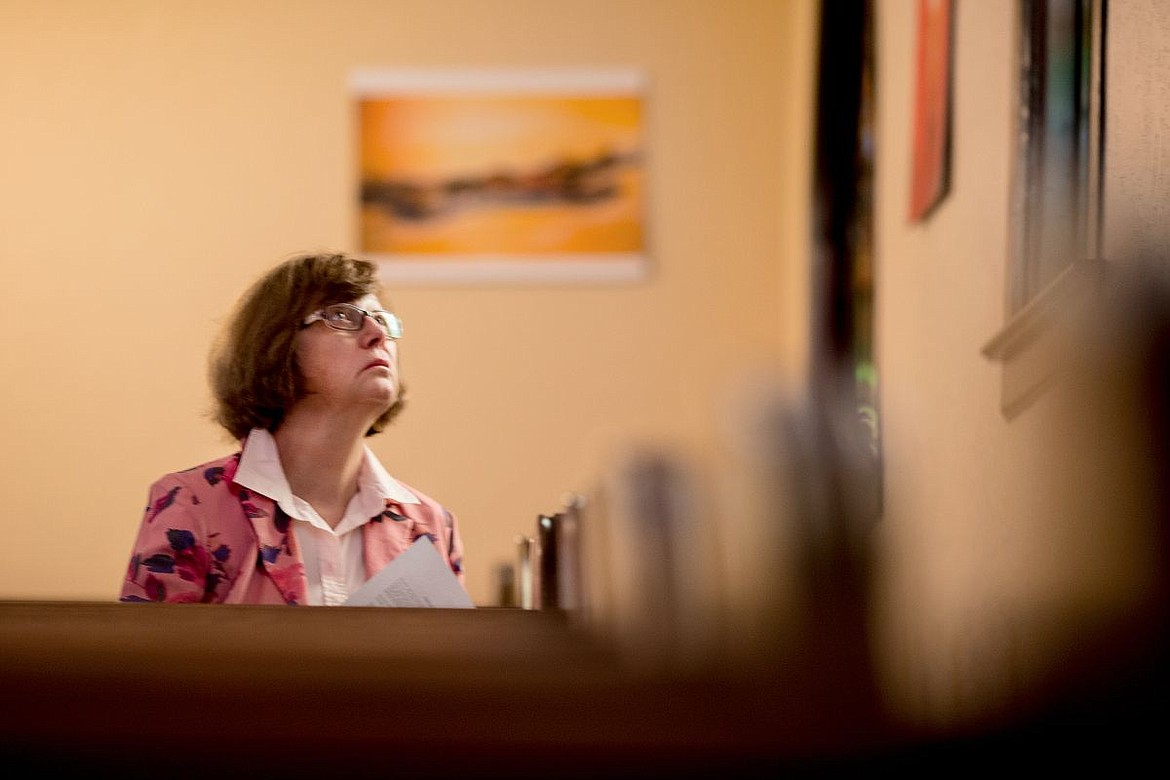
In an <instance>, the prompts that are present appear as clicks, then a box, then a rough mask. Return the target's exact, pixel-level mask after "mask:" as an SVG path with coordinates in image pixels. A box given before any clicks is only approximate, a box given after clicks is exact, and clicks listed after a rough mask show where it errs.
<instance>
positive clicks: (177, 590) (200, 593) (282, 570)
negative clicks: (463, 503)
mask: <svg viewBox="0 0 1170 780" xmlns="http://www.w3.org/2000/svg"><path fill="white" fill-rule="evenodd" d="M239 462H240V453H238V452H237V453H235V454H234V455H230V456H228V457H226V458H222V459H220V460H215V461H212V462H210V463H205V464H203V465H202V466H196V467H195V468H193V469H188V470H186V471H180V472H177V473H175V474H167V475H166V476H164V477H163V478H161V479H159V480H158V481H157V482H155V483H154V484H153V485H151V488H150V498H149V501H148V503H147V506H146V516H145V517H144V518H143V520H142V525H141V526H140V528H139V531H138V538H137V540H136V541H135V543H134V552H133V554H132V555H131V556H130V566H129V568H128V570H127V572H126V580H125V582H124V583H123V584H122V595H121V600H122V601H171V602H204V603H228V604H304V603H305V594H306V592H307V583H306V580H305V572H304V564H303V563H302V561H301V554H300V551H299V550H298V549H297V544H296V537H295V536H294V535H293V533H292V529H291V528H290V527H289V525H290V523H291V522H292V521H291V519H290V518H289V516H288V515H286V514H285V513H284V511H283V510H281V509H280V507H278V506H277V505H276V503H275V502H274V501H272V500H271V499H269V498H267V497H265V496H262V495H259V494H257V493H253V492H252V491H250V490H248V489H247V488H245V487H242V486H241V485H238V484H236V483H235V482H234V481H233V480H234V478H235V475H236V469H237V468H238V466H239ZM408 489H409V490H410V491H411V492H412V493H414V494H415V495H416V496H417V497H418V499H419V502H420V503H418V504H399V503H398V502H396V501H390V500H388V501H387V502H386V509H385V511H383V512H382V514H380V515H378V516H377V517H374V518H373V519H372V520H371V521H370V522H368V523H366V524H365V525H363V526H362V528H361V533H362V541H363V545H364V548H365V566H366V576H367V577H371V576H373V575H374V574H375V573H377V571H378V570H379V569H381V568H382V567H383V566H385V565H386V564H387V563H389V562H390V561H391V560H393V559H394V558H395V557H396V556H398V555H399V554H401V553H402V552H404V551H405V550H406V549H407V548H408V547H410V545H411V544H413V543H414V542H415V541H416V540H417V539H419V538H421V537H423V536H428V537H430V539H431V541H432V542H434V544H435V547H436V548H437V549H438V550H440V551H445V552H446V554H447V559H448V561H449V562H450V565H451V570H452V571H454V572H455V576H456V577H458V579H459V582H460V583H462V582H463V569H462V562H463V544H462V541H461V540H460V538H459V531H458V527H457V525H456V521H455V517H454V515H452V514H451V513H450V512H448V511H447V510H446V509H444V508H443V507H442V506H441V505H439V504H438V503H437V502H436V501H434V500H433V499H431V498H428V497H427V496H424V495H423V494H422V493H419V492H418V491H417V490H414V488H408Z"/></svg>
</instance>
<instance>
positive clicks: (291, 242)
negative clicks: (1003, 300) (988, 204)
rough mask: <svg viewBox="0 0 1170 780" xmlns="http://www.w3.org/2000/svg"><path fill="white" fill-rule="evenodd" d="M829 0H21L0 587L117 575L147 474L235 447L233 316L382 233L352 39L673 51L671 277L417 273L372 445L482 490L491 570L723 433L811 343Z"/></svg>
mask: <svg viewBox="0 0 1170 780" xmlns="http://www.w3.org/2000/svg"><path fill="white" fill-rule="evenodd" d="M813 8H814V5H813V3H812V2H811V0H792V1H791V2H775V1H774V0H733V1H732V2H714V1H713V0H636V1H635V2H629V1H628V0H558V2H547V1H546V0H440V1H439V2H436V1H435V0H378V1H375V0H370V1H368V2H354V1H352V0H351V1H342V2H335V1H334V0H329V1H328V2H326V1H325V0H320V1H316V0H281V1H279V2H277V1H276V0H267V1H265V0H220V1H217V2H199V3H190V2H181V1H180V0H170V1H168V0H155V1H148V0H100V2H99V1H98V0H92V1H90V2H85V1H82V0H75V1H73V2H66V1H62V2H53V3H41V2H35V1H34V0H0V104H3V106H4V120H3V121H2V122H0V213H2V214H3V217H2V220H3V228H2V229H0V264H2V268H3V277H4V289H5V299H6V304H5V305H4V306H3V307H0V318H2V322H3V331H4V334H5V335H4V338H3V341H2V342H0V350H2V352H0V365H3V367H4V372H5V381H4V382H3V383H2V389H0V432H2V435H3V447H4V450H5V452H6V453H7V454H6V456H5V465H4V468H3V469H2V470H0V495H3V497H4V499H3V503H4V509H5V513H4V520H3V525H2V528H3V535H4V539H3V541H4V544H3V552H2V553H0V596H3V597H7V598H34V599H60V598H68V599H99V600H104V599H111V598H114V597H115V595H116V593H117V589H118V586H119V582H120V579H121V576H122V571H123V567H124V566H125V563H126V557H127V554H128V552H129V547H130V544H131V541H132V539H133V534H134V532H135V530H136V527H137V524H138V522H139V519H140V516H141V510H142V506H143V504H144V502H145V498H146V488H147V485H148V484H149V483H150V482H151V481H152V480H153V479H155V478H156V477H157V476H159V475H160V474H162V473H163V472H166V471H171V470H176V469H180V468H185V467H188V466H192V465H194V464H196V463H199V462H201V461H203V460H206V459H209V458H212V457H215V456H218V455H220V454H223V453H225V452H226V451H228V450H227V448H228V447H230V446H231V445H230V443H229V442H226V441H225V440H224V438H223V437H222V436H221V434H220V433H219V432H218V431H217V429H216V428H214V427H213V426H212V425H211V424H210V423H209V422H207V420H206V418H205V416H204V413H205V410H206V408H207V406H208V394H207V391H206V386H205V378H204V367H205V356H206V352H207V347H208V345H209V343H210V341H211V339H212V336H213V333H214V331H215V329H216V327H217V326H218V325H219V323H220V321H221V319H222V318H223V317H224V315H225V314H226V313H227V311H228V310H229V308H230V307H231V305H232V303H233V301H234V300H235V297H236V296H237V295H238V294H239V292H240V291H242V289H243V288H244V287H245V286H246V285H247V283H249V282H250V281H251V280H252V279H253V278H254V277H255V276H257V275H258V274H260V273H261V272H262V271H264V270H265V269H266V268H268V267H269V266H270V265H272V264H274V263H275V262H277V261H279V260H281V259H283V258H284V257H285V256H287V255H289V254H292V253H295V252H298V251H302V250H315V249H341V250H347V249H352V248H353V243H354V240H355V230H354V227H355V217H354V209H353V192H354V188H355V177H354V174H353V170H352V165H351V163H352V154H353V148H352V133H351V131H352V127H351V123H350V120H351V115H350V102H349V99H348V96H347V94H346V90H345V83H346V76H347V73H348V72H349V71H350V69H352V68H357V67H383V66H384V67H393V66H410V67H431V66H436V67H508V66H521V67H535V68H539V67H545V66H581V67H589V66H594V65H598V66H637V67H640V68H643V69H644V70H645V72H646V74H647V75H648V77H649V81H650V88H649V94H648V103H647V106H648V109H647V122H648V128H649V130H648V141H649V143H648V145H649V153H650V175H649V181H650V225H649V240H650V254H651V259H652V262H653V269H654V270H653V273H652V276H651V278H650V279H649V280H648V281H646V282H643V283H639V284H633V285H629V286H622V287H562V288H557V287H551V288H491V289H485V288H458V287H433V288H401V289H396V290H391V291H390V294H389V298H390V300H391V301H392V302H393V304H394V305H395V307H396V308H397V309H398V310H399V311H400V312H401V314H402V316H403V318H404V320H405V321H406V323H407V327H408V332H409V336H408V338H407V339H406V340H405V341H404V342H403V343H402V350H401V351H402V359H403V364H404V371H405V375H406V377H407V380H408V382H409V384H410V390H411V396H412V401H411V408H410V409H409V411H408V412H407V413H406V414H405V415H404V416H403V417H402V418H401V421H400V422H399V423H396V425H395V426H394V427H393V428H392V429H391V430H390V431H389V432H388V433H386V434H385V435H383V436H381V437H378V438H377V439H375V440H373V447H374V449H375V450H376V451H377V452H378V454H379V455H380V456H381V457H382V458H383V460H384V462H385V463H386V464H387V465H388V467H389V468H390V470H391V472H392V473H395V474H396V475H398V476H400V477H401V478H402V479H404V480H405V481H408V482H410V483H412V484H414V485H416V486H418V487H419V488H420V489H422V490H424V491H426V492H428V493H430V494H432V495H434V496H435V497H436V498H438V499H440V500H441V501H443V502H444V503H446V504H447V505H448V506H449V507H450V508H451V509H452V510H453V511H455V512H456V513H457V514H458V515H459V516H460V517H461V520H462V522H463V524H464V525H463V527H464V534H465V541H466V544H467V547H468V558H469V561H468V564H469V579H468V583H469V589H470V591H471V594H472V597H473V599H474V600H475V601H476V602H477V603H480V604H486V603H492V602H493V600H494V598H495V594H494V591H493V588H492V582H491V570H492V568H493V567H494V566H495V565H496V564H497V563H499V562H503V561H508V560H511V558H512V538H513V535H514V534H515V533H517V532H520V531H525V532H528V531H531V530H532V528H533V524H534V522H535V518H536V515H537V513H539V512H547V511H551V510H555V509H556V508H558V506H559V501H560V498H561V495H562V493H563V492H564V491H567V490H584V489H589V488H590V487H592V484H593V480H594V479H595V478H596V475H597V473H598V470H599V469H600V468H601V464H603V463H605V462H606V459H607V458H608V457H609V453H610V452H612V451H613V450H614V449H615V448H620V447H622V446H623V445H624V444H625V443H627V442H631V441H661V442H665V443H667V444H669V445H672V446H678V447H684V448H687V449H689V450H692V451H700V450H706V449H707V448H708V447H709V444H710V442H711V441H712V440H713V438H715V436H716V433H715V427H716V425H717V423H716V422H715V407H716V405H717V402H718V399H719V398H721V397H722V393H723V392H724V390H725V387H726V385H727V384H728V383H729V382H731V381H733V379H734V377H735V376H736V375H738V374H739V373H740V372H741V371H744V370H746V369H748V368H749V367H752V366H757V365H760V364H763V365H769V366H773V365H777V364H779V365H782V366H784V368H785V370H786V371H788V372H789V373H799V372H800V371H802V370H803V363H804V359H805V352H804V351H805V344H806V343H807V330H806V308H807V303H806V299H805V295H804V290H805V287H806V281H807V273H806V271H805V237H806V235H807V229H806V220H807V217H806V213H807V207H806V202H805V193H806V188H807V170H806V169H807V165H808V148H807V144H808V135H809V129H808V124H809V116H810V112H809V105H810V102H809V101H810V95H811V74H812V44H813V40H814V36H815V31H814V27H815V24H814V21H815V20H814V16H813ZM42 306H43V307H46V308H44V309H42V308H40V307H42ZM989 316H990V315H989Z"/></svg>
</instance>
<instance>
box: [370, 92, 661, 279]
mask: <svg viewBox="0 0 1170 780" xmlns="http://www.w3.org/2000/svg"><path fill="white" fill-rule="evenodd" d="M350 86H351V91H352V95H353V100H354V103H355V112H356V118H357V119H356V122H357V163H356V164H357V174H358V180H359V182H360V184H359V187H358V192H357V193H356V201H357V202H356V207H357V208H356V210H357V213H358V223H359V224H358V235H359V237H358V249H359V251H360V252H361V253H362V254H363V255H364V256H366V257H368V258H370V259H371V260H375V261H377V262H378V263H379V264H380V266H381V272H382V276H383V278H384V279H385V280H387V281H391V282H394V283H404V282H405V283H411V282H419V283H435V282H439V283H442V282H454V283H475V284H480V283H517V282H520V283H523V282H540V283H548V282H551V283H556V282H574V283H577V282H629V281H636V280H639V279H641V278H643V276H644V275H645V274H646V263H647V259H646V247H645V243H646V225H645V216H644V215H645V197H646V192H645V190H646V172H645V140H644V136H643V91H644V78H643V76H642V74H641V73H640V72H638V71H636V70H627V69H615V70H551V71H517V70H493V71H419V70H365V71H359V72H355V73H354V74H352V76H351V79H350Z"/></svg>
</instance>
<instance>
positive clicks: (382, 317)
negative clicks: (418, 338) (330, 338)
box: [301, 303, 402, 340]
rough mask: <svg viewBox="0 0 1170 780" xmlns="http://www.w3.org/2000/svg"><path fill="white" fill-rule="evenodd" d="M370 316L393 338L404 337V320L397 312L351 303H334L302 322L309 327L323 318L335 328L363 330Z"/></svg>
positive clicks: (304, 326)
mask: <svg viewBox="0 0 1170 780" xmlns="http://www.w3.org/2000/svg"><path fill="white" fill-rule="evenodd" d="M366 317H369V318H370V319H372V320H373V321H374V322H376V323H377V324H378V327H380V328H381V329H382V330H383V331H384V332H385V333H386V335H387V336H388V337H389V338H391V339H395V340H397V339H400V338H402V320H400V319H398V316H397V315H396V314H393V313H392V312H388V311H366V310H365V309H359V308H358V307H357V306H354V305H353V304H351V303H334V304H331V305H329V306H326V307H325V308H324V309H319V310H318V311H315V312H313V313H312V314H310V315H309V316H308V317H306V318H305V321H304V322H302V323H301V328H307V327H309V326H310V325H312V324H313V323H314V322H316V321H317V320H321V321H322V322H324V323H325V324H326V325H328V326H329V327H331V328H333V329H335V330H361V329H362V326H363V325H364V324H365V322H366Z"/></svg>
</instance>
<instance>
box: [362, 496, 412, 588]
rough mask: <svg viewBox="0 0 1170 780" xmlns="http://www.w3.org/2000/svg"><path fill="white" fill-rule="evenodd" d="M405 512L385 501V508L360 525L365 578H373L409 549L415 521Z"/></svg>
mask: <svg viewBox="0 0 1170 780" xmlns="http://www.w3.org/2000/svg"><path fill="white" fill-rule="evenodd" d="M406 511H407V510H406V509H404V508H403V506H402V504H400V503H398V502H397V501H393V500H391V499H386V508H385V509H384V510H383V511H382V514H380V515H377V516H375V517H373V518H371V519H370V522H368V523H366V524H365V525H363V526H362V546H363V548H364V550H365V553H364V554H365V564H366V577H367V578H369V577H373V576H374V575H375V574H377V573H378V572H379V571H381V570H382V567H383V566H385V565H386V564H388V563H390V561H392V560H394V559H395V558H397V557H398V556H399V555H401V554H402V553H403V552H405V551H406V548H408V547H410V544H411V542H412V541H413V540H414V525H415V522H414V518H413V517H410V516H408V515H407V514H406Z"/></svg>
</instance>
